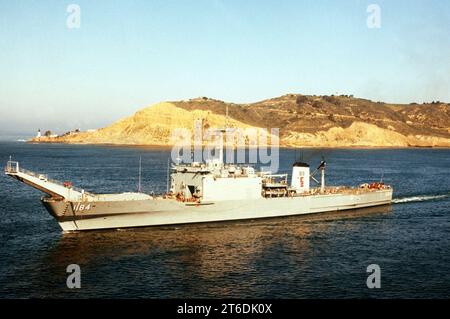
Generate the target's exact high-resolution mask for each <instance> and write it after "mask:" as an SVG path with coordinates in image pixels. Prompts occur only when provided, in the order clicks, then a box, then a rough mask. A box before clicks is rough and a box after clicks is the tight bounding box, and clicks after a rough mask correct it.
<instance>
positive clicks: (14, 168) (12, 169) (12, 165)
mask: <svg viewBox="0 0 450 319" xmlns="http://www.w3.org/2000/svg"><path fill="white" fill-rule="evenodd" d="M5 172H7V173H19V162H15V161H8V162H7V163H6V167H5Z"/></svg>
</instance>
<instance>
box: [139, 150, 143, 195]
mask: <svg viewBox="0 0 450 319" xmlns="http://www.w3.org/2000/svg"><path fill="white" fill-rule="evenodd" d="M141 174H142V156H139V182H138V193H141V191H142V189H141Z"/></svg>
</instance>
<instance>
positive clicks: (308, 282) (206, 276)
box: [0, 142, 450, 298]
mask: <svg viewBox="0 0 450 319" xmlns="http://www.w3.org/2000/svg"><path fill="white" fill-rule="evenodd" d="M9 155H13V156H14V158H15V159H17V160H20V162H21V164H22V166H23V167H24V168H28V169H31V170H33V171H37V172H43V173H48V174H49V176H50V177H52V178H54V179H59V180H62V181H65V180H70V181H72V182H73V184H74V185H76V186H80V187H83V188H85V189H86V190H88V191H92V192H97V193H100V192H119V191H135V190H136V189H137V176H138V162H139V157H140V156H141V157H142V167H143V181H142V187H143V190H144V191H146V192H151V191H155V192H164V191H165V189H166V167H167V158H168V156H169V150H164V149H151V148H139V147H107V146H76V145H75V146H74V145H70V146H69V145H32V144H25V143H7V142H0V161H1V162H2V163H6V161H7V160H8V158H9ZM295 155H296V152H295V151H293V150H281V151H280V156H281V159H282V160H281V163H280V167H281V169H280V170H281V171H282V172H288V171H289V170H290V165H291V164H292V161H293V159H294V158H295ZM297 155H298V152H297ZM322 155H323V156H325V158H326V160H327V162H328V170H327V182H328V184H330V185H332V184H349V185H358V184H360V183H363V182H367V181H369V182H370V181H378V180H379V179H380V177H381V176H383V180H384V181H385V182H386V183H389V184H391V185H393V187H394V189H395V192H394V197H395V202H396V203H395V204H393V205H392V206H388V207H379V208H371V209H365V210H358V211H352V212H345V213H339V214H337V213H330V214H317V215H309V216H299V217H289V218H279V219H270V220H257V221H247V222H231V223H216V224H209V225H208V224H203V225H187V226H178V227H156V228H139V229H128V230H108V231H97V232H85V233H71V234H63V233H62V232H61V230H60V228H59V226H58V225H57V223H56V222H55V221H54V220H53V219H52V217H51V216H50V215H49V214H48V213H47V211H46V210H45V209H44V208H43V206H41V204H40V201H39V198H40V196H41V193H39V192H38V191H36V190H34V189H32V188H29V187H27V186H25V185H22V184H20V183H18V182H17V181H15V180H13V179H11V178H8V177H7V176H4V175H2V176H1V177H0V241H1V243H2V245H1V246H0V297H2V298H30V297H33V298H59V297H64V298H66V297H69V298H93V297H97V298H98V297H100V298H112V297H118V298H130V297H137V298H175V297H177V298H189V297H213V298H225V297H238V298H244V297H245V298H250V297H254V298H366V297H369V298H412V297H414V298H449V297H450V266H449V265H450V209H449V207H450V150H440V149H400V150H383V149H381V150H329V149H324V150H304V152H303V158H304V159H305V160H308V161H309V162H310V163H311V164H312V165H313V166H315V165H317V164H318V163H319V161H320V158H321V156H322ZM69 264H78V265H80V267H81V289H75V290H71V289H68V288H67V287H66V278H67V275H68V274H67V273H66V267H67V266H68V265H69ZM370 264H378V265H379V266H380V268H381V288H380V289H368V288H367V286H366V279H367V276H368V274H367V273H366V267H367V266H368V265H370Z"/></svg>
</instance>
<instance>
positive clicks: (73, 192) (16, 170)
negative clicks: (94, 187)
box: [5, 161, 94, 201]
mask: <svg viewBox="0 0 450 319" xmlns="http://www.w3.org/2000/svg"><path fill="white" fill-rule="evenodd" d="M5 174H6V175H9V176H11V177H13V178H15V179H17V180H19V181H20V182H22V183H25V184H27V185H30V186H31V187H34V188H36V189H38V190H40V191H42V192H44V193H46V194H48V195H50V196H52V197H55V198H63V199H65V200H69V201H86V200H90V199H91V200H92V199H93V197H94V195H92V194H89V193H87V192H85V191H84V190H82V189H77V188H74V187H73V186H72V185H71V183H69V182H65V183H61V182H58V181H54V180H51V179H49V178H48V177H47V175H44V174H38V173H34V172H31V171H28V170H25V169H22V168H20V166H19V162H15V161H8V163H7V164H6V167H5Z"/></svg>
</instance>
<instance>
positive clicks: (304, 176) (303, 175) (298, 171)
mask: <svg viewBox="0 0 450 319" xmlns="http://www.w3.org/2000/svg"><path fill="white" fill-rule="evenodd" d="M291 187H292V188H294V189H295V190H296V192H297V193H305V192H309V165H308V164H306V163H302V162H295V163H294V165H292V178H291Z"/></svg>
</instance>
